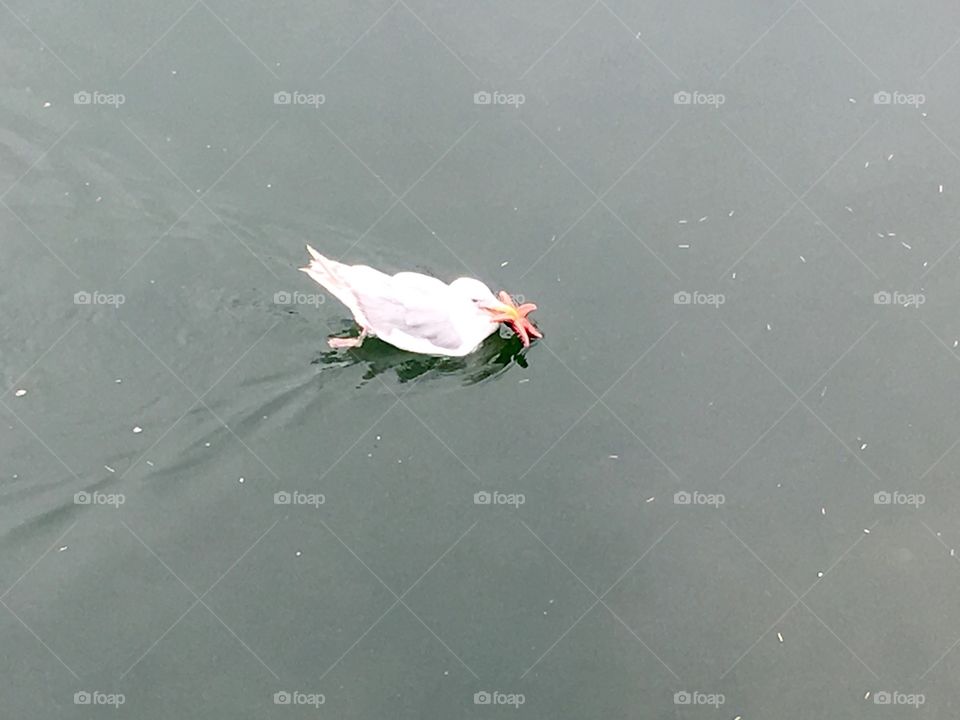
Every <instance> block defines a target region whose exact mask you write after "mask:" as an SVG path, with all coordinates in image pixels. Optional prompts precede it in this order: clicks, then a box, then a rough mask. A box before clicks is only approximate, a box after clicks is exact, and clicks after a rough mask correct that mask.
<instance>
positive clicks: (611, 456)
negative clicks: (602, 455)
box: [607, 455, 620, 460]
mask: <svg viewBox="0 0 960 720" xmlns="http://www.w3.org/2000/svg"><path fill="white" fill-rule="evenodd" d="M607 457H608V458H610V459H611V460H619V459H620V456H619V455H607Z"/></svg>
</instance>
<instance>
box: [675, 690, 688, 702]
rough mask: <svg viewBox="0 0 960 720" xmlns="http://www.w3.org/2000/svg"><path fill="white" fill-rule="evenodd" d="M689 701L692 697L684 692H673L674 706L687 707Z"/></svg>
mask: <svg viewBox="0 0 960 720" xmlns="http://www.w3.org/2000/svg"><path fill="white" fill-rule="evenodd" d="M691 700H692V697H691V695H690V693H688V692H687V691H686V690H681V691H680V692H675V693H674V694H673V704H674V705H689V704H690V702H691Z"/></svg>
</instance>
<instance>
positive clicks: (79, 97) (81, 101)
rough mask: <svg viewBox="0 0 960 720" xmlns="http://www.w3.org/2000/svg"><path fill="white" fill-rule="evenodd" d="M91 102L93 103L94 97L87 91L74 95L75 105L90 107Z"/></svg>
mask: <svg viewBox="0 0 960 720" xmlns="http://www.w3.org/2000/svg"><path fill="white" fill-rule="evenodd" d="M91 102H93V95H91V94H90V93H88V92H87V91H86V90H81V91H80V92H75V93H74V94H73V103H74V105H89V104H90V103H91Z"/></svg>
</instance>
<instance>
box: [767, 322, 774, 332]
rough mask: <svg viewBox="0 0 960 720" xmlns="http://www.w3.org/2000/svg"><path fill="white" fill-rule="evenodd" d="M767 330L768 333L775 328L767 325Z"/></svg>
mask: <svg viewBox="0 0 960 720" xmlns="http://www.w3.org/2000/svg"><path fill="white" fill-rule="evenodd" d="M767 330H768V331H769V330H773V328H772V327H770V323H767Z"/></svg>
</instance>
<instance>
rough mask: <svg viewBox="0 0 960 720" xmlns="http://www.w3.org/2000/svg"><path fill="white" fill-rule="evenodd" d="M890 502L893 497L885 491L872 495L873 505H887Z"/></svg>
mask: <svg viewBox="0 0 960 720" xmlns="http://www.w3.org/2000/svg"><path fill="white" fill-rule="evenodd" d="M892 501H893V496H892V495H891V494H890V493H888V492H886V491H880V492H876V493H874V494H873V504H874V505H889V504H890V503H891V502H892Z"/></svg>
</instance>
